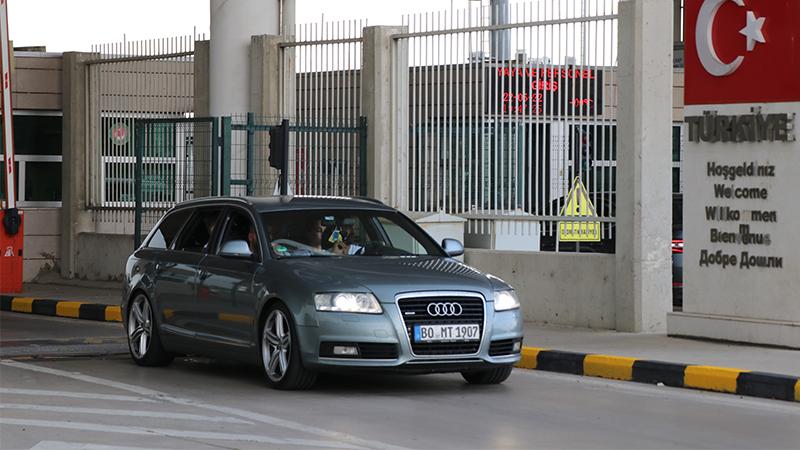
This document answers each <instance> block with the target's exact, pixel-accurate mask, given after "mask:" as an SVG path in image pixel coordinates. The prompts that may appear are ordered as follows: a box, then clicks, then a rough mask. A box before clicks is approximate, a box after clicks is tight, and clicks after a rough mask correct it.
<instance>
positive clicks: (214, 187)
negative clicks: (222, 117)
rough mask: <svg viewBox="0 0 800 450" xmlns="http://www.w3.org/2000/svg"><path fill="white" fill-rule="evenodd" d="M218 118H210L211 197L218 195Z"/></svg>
mask: <svg viewBox="0 0 800 450" xmlns="http://www.w3.org/2000/svg"><path fill="white" fill-rule="evenodd" d="M219 144H220V139H219V117H212V118H211V150H210V151H209V152H208V153H209V155H211V195H219V181H220V180H219V157H220V155H219V153H220V152H219Z"/></svg>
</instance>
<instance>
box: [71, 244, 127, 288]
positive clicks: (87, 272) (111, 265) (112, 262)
mask: <svg viewBox="0 0 800 450" xmlns="http://www.w3.org/2000/svg"><path fill="white" fill-rule="evenodd" d="M77 241H78V242H77V245H76V248H77V254H76V258H75V263H76V264H75V278H80V279H84V280H99V281H120V280H122V277H123V273H124V272H125V261H127V259H128V256H130V254H131V253H133V236H131V235H120V234H100V233H79V234H78V239H77Z"/></svg>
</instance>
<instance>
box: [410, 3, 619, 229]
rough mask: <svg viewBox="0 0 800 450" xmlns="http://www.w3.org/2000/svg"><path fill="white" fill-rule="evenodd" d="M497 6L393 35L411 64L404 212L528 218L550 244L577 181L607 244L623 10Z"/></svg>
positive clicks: (430, 20) (423, 18) (417, 18)
mask: <svg viewBox="0 0 800 450" xmlns="http://www.w3.org/2000/svg"><path fill="white" fill-rule="evenodd" d="M498 8H503V9H502V10H495V11H492V10H490V9H489V7H478V8H468V9H464V10H456V11H451V12H436V13H426V14H416V15H409V16H406V17H405V18H404V20H403V22H404V25H406V26H407V27H408V29H409V32H408V33H403V34H399V35H396V36H394V37H395V39H396V41H397V42H398V43H402V44H403V45H402V46H401V45H397V46H395V49H396V51H398V50H397V49H401V48H405V47H407V48H408V52H407V55H406V54H405V53H403V54H398V55H396V58H397V61H400V60H401V58H407V60H408V64H409V86H408V102H409V103H408V108H409V110H408V111H409V113H408V115H407V122H408V123H407V127H408V128H407V129H408V130H409V139H408V152H409V166H410V167H409V202H408V208H409V210H411V211H423V212H425V211H443V212H446V213H450V214H456V215H460V216H462V217H466V218H468V219H473V221H474V222H472V223H473V224H474V223H479V224H481V226H483V220H485V219H491V220H497V219H513V221H516V222H518V221H528V222H529V223H530V224H534V226H535V227H540V228H541V230H540V231H541V235H542V236H543V237H548V236H553V235H554V234H556V231H557V229H558V226H557V223H558V221H559V220H563V217H561V212H562V210H563V209H564V205H565V202H566V197H567V194H568V192H569V191H570V189H571V188H572V186H573V183H574V182H575V180H576V179H577V180H580V181H581V182H582V183H583V185H584V186H585V187H586V190H587V191H588V196H589V198H590V200H591V201H592V202H593V205H594V209H595V210H596V213H597V216H598V217H597V218H594V219H591V220H598V221H600V222H603V227H602V229H603V237H604V238H605V237H607V236H609V234H610V229H611V222H613V220H614V219H613V217H614V200H613V199H614V193H615V185H616V183H615V177H616V174H615V171H616V152H615V136H616V125H615V112H616V105H617V100H616V98H617V95H616V80H615V78H616V67H615V66H616V62H617V55H616V53H617V2H616V1H614V0H592V1H587V0H539V1H534V2H530V3H518V4H513V5H511V6H507V5H506V6H502V5H501V6H498ZM511 49H514V53H513V54H512V53H511ZM401 70H402V69H401ZM577 220H579V221H580V220H589V219H581V218H577ZM475 221H477V222H475Z"/></svg>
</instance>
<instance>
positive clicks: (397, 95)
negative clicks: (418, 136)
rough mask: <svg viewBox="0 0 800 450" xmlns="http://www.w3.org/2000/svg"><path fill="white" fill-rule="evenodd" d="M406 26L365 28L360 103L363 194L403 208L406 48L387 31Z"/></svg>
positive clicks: (402, 30)
mask: <svg viewBox="0 0 800 450" xmlns="http://www.w3.org/2000/svg"><path fill="white" fill-rule="evenodd" d="M407 30H408V28H407V27H388V26H379V27H366V28H364V46H363V50H362V58H363V63H362V69H361V89H362V91H361V92H362V94H361V97H362V100H361V101H362V105H361V106H362V108H361V110H362V111H363V113H364V115H365V116H366V117H367V162H366V164H367V195H369V196H370V197H373V198H376V199H378V200H380V201H382V202H384V203H386V204H387V205H391V206H393V207H396V208H400V209H407V208H408V201H407V198H408V145H407V138H408V121H407V117H406V115H407V114H408V111H407V110H408V48H407V42H406V41H405V40H399V41H395V40H393V39H392V37H391V36H392V35H393V34H397V33H405V32H407Z"/></svg>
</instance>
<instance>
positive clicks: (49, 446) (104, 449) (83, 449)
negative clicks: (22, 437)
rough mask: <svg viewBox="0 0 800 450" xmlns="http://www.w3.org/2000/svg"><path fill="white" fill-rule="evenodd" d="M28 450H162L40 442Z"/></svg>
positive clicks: (80, 443)
mask: <svg viewBox="0 0 800 450" xmlns="http://www.w3.org/2000/svg"><path fill="white" fill-rule="evenodd" d="M30 450H163V449H160V448H155V447H119V446H116V445H97V444H86V443H82V442H64V441H40V442H39V443H38V444H36V445H34V446H33V447H31V449H30Z"/></svg>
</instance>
